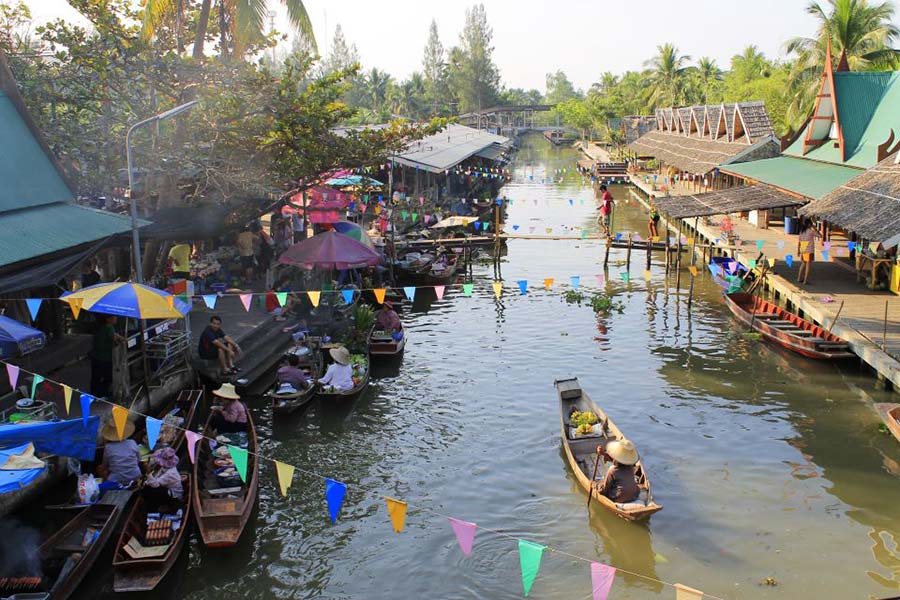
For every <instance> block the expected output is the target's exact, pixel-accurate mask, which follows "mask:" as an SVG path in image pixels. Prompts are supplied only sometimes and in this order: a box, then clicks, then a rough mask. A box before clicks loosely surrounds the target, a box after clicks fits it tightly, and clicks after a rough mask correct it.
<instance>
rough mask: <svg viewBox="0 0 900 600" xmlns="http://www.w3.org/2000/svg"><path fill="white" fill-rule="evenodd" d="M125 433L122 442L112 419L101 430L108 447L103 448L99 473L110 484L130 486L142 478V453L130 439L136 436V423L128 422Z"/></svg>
mask: <svg viewBox="0 0 900 600" xmlns="http://www.w3.org/2000/svg"><path fill="white" fill-rule="evenodd" d="M123 433H124V435H123V436H122V439H121V441H120V440H119V432H118V431H117V430H116V424H115V423H114V422H113V421H112V419H110V421H109V422H108V423H106V424H105V425H104V426H103V428H102V429H101V430H100V435H101V436H102V437H103V439H104V440H106V445H105V446H104V447H103V462H102V463H101V465H100V468H99V469H98V472H99V474H100V475H101V476H103V477H104V478H105V479H107V480H108V481H110V482H113V483H116V484H119V485H121V486H128V485H129V484H130V483H132V482H136V481H137V480H138V479H140V478H141V475H142V473H141V451H140V450H139V449H138V445H137V442H135V441H134V440H132V439H130V438H131V436H132V435H134V423H131V422H130V421H129V422H126V423H125V431H124V432H123Z"/></svg>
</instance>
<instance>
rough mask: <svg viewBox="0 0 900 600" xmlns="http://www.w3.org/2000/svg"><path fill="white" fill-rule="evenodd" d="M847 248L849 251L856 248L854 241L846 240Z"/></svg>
mask: <svg viewBox="0 0 900 600" xmlns="http://www.w3.org/2000/svg"><path fill="white" fill-rule="evenodd" d="M847 250H849V251H850V252H853V251H854V250H856V242H847Z"/></svg>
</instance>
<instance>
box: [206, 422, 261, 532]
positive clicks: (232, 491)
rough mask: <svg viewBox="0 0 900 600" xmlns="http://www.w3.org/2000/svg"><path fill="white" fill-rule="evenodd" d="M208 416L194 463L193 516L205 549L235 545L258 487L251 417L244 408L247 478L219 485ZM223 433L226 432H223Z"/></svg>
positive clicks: (245, 523) (251, 510)
mask: <svg viewBox="0 0 900 600" xmlns="http://www.w3.org/2000/svg"><path fill="white" fill-rule="evenodd" d="M211 418H212V415H210V419H208V420H207V421H206V426H205V427H204V428H203V435H204V439H202V440H200V442H199V443H198V445H197V450H196V461H195V462H194V479H195V480H196V482H197V484H196V485H195V486H194V490H193V504H194V517H195V518H196V520H197V528H198V529H199V530H200V538H201V539H202V540H203V544H204V545H205V546H206V547H208V548H228V547H230V546H234V545H235V544H237V542H238V540H239V539H240V537H241V533H243V531H244V527H245V526H246V525H247V521H248V520H249V519H250V514H251V513H252V512H253V507H254V506H255V505H256V499H257V492H258V487H259V461H258V460H257V459H256V451H257V440H256V428H255V426H254V424H253V417H252V416H251V415H250V411H247V443H248V445H247V481H246V482H241V483H240V485H230V486H226V487H223V485H221V484H220V482H219V480H218V478H217V477H216V474H215V469H216V465H215V462H214V461H215V456H214V455H213V453H212V450H211V449H210V444H209V440H210V439H213V438H215V437H216V432H215V431H214V430H213V429H212V427H211V424H210V420H211ZM226 435H227V434H226Z"/></svg>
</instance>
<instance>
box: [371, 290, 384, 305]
mask: <svg viewBox="0 0 900 600" xmlns="http://www.w3.org/2000/svg"><path fill="white" fill-rule="evenodd" d="M372 292H373V293H374V294H375V300H376V301H377V302H378V304H384V295H385V294H386V293H387V289H386V288H375V289H374V290H372Z"/></svg>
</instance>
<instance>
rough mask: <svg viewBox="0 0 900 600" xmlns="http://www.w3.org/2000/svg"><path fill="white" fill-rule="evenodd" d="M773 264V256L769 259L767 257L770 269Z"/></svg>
mask: <svg viewBox="0 0 900 600" xmlns="http://www.w3.org/2000/svg"><path fill="white" fill-rule="evenodd" d="M774 266H775V259H774V258H770V259H769V268H770V269H771V268H772V267H774Z"/></svg>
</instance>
